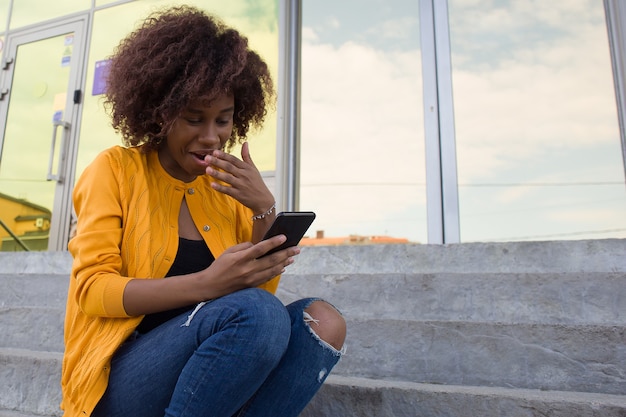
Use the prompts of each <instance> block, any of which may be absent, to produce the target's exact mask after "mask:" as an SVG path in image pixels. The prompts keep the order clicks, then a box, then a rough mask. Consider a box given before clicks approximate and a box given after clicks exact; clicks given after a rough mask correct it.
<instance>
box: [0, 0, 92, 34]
mask: <svg viewBox="0 0 626 417" xmlns="http://www.w3.org/2000/svg"><path fill="white" fill-rule="evenodd" d="M90 8H91V0H63V1H50V0H14V1H13V10H12V12H11V29H16V28H20V27H24V26H27V25H32V24H34V23H39V22H44V21H46V20H51V19H54V18H57V17H61V16H65V15H68V14H71V13H76V12H80V11H85V10H89V9H90ZM0 23H2V25H3V26H4V21H2V22H0Z"/></svg>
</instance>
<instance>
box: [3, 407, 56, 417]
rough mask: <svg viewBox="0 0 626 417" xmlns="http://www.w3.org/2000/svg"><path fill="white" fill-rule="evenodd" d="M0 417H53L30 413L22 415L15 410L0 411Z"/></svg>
mask: <svg viewBox="0 0 626 417" xmlns="http://www.w3.org/2000/svg"><path fill="white" fill-rule="evenodd" d="M0 417H54V416H41V415H35V414H31V413H22V412H19V411H15V410H2V409H0Z"/></svg>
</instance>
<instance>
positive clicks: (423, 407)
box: [300, 375, 626, 417]
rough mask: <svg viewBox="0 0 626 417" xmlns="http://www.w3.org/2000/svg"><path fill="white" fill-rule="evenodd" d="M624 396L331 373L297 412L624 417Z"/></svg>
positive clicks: (323, 416) (308, 416)
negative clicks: (385, 378)
mask: <svg viewBox="0 0 626 417" xmlns="http://www.w3.org/2000/svg"><path fill="white" fill-rule="evenodd" d="M624 415H626V396H625V395H608V394H590V393H585V392H562V391H539V390H524V389H508V388H494V387H466V386H454V385H432V384H418V383H412V382H399V381H382V380H372V379H365V378H345V377H340V376H336V375H335V376H333V375H330V376H329V377H328V379H327V380H326V383H325V384H324V385H323V386H322V389H321V390H320V392H319V393H318V394H317V395H316V396H315V398H314V399H313V401H311V403H310V404H309V405H308V406H307V408H306V409H305V410H304V411H303V412H302V414H300V417H382V416H384V417H442V416H446V417H468V416H480V417H544V416H550V417H579V416H580V417H582V416H584V417H623V416H624Z"/></svg>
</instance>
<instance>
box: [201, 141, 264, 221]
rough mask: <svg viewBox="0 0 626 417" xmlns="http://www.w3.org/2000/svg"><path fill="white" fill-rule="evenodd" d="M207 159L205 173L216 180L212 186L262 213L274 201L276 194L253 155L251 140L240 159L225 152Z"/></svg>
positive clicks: (242, 150) (244, 147) (214, 153)
mask: <svg viewBox="0 0 626 417" xmlns="http://www.w3.org/2000/svg"><path fill="white" fill-rule="evenodd" d="M204 160H205V161H206V162H207V163H208V164H209V166H208V167H207V168H206V173H207V174H208V175H210V176H211V177H213V178H214V179H216V180H217V181H216V182H212V183H211V186H212V187H213V188H214V189H215V190H217V191H219V192H221V193H224V194H227V195H229V196H231V197H233V198H234V199H236V200H237V201H239V202H240V203H241V204H243V205H244V206H246V207H248V208H250V209H251V210H252V211H253V212H254V213H263V212H265V211H266V210H268V209H269V208H270V207H271V206H272V204H274V196H273V195H272V193H271V192H270V190H269V189H268V188H267V186H266V185H265V182H264V181H263V177H262V176H261V173H260V172H259V170H258V169H257V167H256V165H254V162H253V161H252V158H251V157H250V149H249V146H248V142H244V144H243V145H242V147H241V159H239V158H237V157H235V156H233V155H230V154H228V153H226V152H223V151H214V152H213V153H212V154H211V155H207V156H206V157H205V158H204Z"/></svg>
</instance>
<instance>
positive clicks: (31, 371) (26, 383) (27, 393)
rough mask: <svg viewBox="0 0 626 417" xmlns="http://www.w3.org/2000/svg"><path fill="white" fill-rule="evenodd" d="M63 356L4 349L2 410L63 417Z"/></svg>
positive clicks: (0, 361)
mask: <svg viewBox="0 0 626 417" xmlns="http://www.w3.org/2000/svg"><path fill="white" fill-rule="evenodd" d="M61 363H62V354H61V353H58V352H41V351H32V350H26V349H11V348H0V387H2V395H0V409H5V410H14V411H18V412H23V413H30V414H36V415H44V416H60V415H61V411H60V409H59V404H60V403H61Z"/></svg>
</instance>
